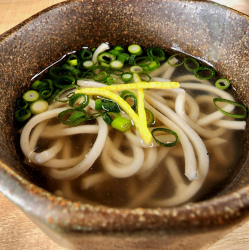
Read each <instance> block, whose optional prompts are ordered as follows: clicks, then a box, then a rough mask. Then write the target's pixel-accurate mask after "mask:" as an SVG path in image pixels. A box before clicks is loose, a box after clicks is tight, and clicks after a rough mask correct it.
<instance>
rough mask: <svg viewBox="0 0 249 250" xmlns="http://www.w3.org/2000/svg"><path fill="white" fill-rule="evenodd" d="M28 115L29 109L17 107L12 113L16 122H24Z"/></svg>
mask: <svg viewBox="0 0 249 250" xmlns="http://www.w3.org/2000/svg"><path fill="white" fill-rule="evenodd" d="M30 116H31V111H30V110H29V109H18V110H17V111H15V113H14V117H15V120H16V121H17V122H24V121H26V120H28V119H29V118H30Z"/></svg>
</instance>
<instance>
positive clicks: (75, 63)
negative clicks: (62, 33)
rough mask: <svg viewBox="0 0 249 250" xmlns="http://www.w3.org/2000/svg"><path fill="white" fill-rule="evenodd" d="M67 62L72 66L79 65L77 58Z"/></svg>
mask: <svg viewBox="0 0 249 250" xmlns="http://www.w3.org/2000/svg"><path fill="white" fill-rule="evenodd" d="M67 62H68V64H69V65H70V66H77V65H78V60H77V59H72V60H68V61H67Z"/></svg>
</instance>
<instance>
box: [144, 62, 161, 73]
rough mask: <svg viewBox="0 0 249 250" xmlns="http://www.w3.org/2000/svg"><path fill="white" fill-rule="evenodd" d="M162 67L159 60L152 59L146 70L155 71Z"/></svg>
mask: <svg viewBox="0 0 249 250" xmlns="http://www.w3.org/2000/svg"><path fill="white" fill-rule="evenodd" d="M159 67H160V63H159V61H152V62H151V63H150V64H149V65H148V66H145V67H144V70H145V71H153V70H155V69H157V68H159Z"/></svg>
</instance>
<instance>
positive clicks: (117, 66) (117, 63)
mask: <svg viewBox="0 0 249 250" xmlns="http://www.w3.org/2000/svg"><path fill="white" fill-rule="evenodd" d="M123 66H124V64H123V63H122V62H121V61H118V60H115V61H112V62H111V63H110V68H112V69H122V68H123Z"/></svg>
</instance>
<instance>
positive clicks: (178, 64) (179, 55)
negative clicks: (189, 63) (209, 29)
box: [168, 54, 185, 67]
mask: <svg viewBox="0 0 249 250" xmlns="http://www.w3.org/2000/svg"><path fill="white" fill-rule="evenodd" d="M173 57H181V58H182V61H180V62H179V63H176V64H171V63H170V60H171V59H172V58H173ZM184 60H185V55H183V54H174V55H172V56H171V57H170V58H169V59H168V64H169V65H170V66H171V67H179V66H181V65H182V64H183V63H184Z"/></svg>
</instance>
